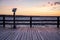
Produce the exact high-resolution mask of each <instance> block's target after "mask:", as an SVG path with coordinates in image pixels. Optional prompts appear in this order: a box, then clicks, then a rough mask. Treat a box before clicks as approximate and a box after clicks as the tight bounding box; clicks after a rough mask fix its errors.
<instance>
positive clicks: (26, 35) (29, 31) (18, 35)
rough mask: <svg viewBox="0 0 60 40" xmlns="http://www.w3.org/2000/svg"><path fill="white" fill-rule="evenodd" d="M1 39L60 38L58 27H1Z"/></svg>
mask: <svg viewBox="0 0 60 40" xmlns="http://www.w3.org/2000/svg"><path fill="white" fill-rule="evenodd" d="M0 40H60V29H57V28H17V29H6V28H0Z"/></svg>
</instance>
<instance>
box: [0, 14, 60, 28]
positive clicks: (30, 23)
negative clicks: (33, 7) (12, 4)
mask: <svg viewBox="0 0 60 40" xmlns="http://www.w3.org/2000/svg"><path fill="white" fill-rule="evenodd" d="M0 17H1V18H2V19H1V18H0V22H1V21H2V23H0V25H3V27H5V25H6V24H9V25H14V26H15V25H30V27H32V25H57V28H59V25H60V23H59V22H60V19H59V17H60V16H18V15H16V16H15V17H21V18H23V17H28V18H29V20H28V19H23V20H14V19H11V20H9V19H7V20H6V17H12V18H14V17H13V15H0ZM33 17H37V18H38V17H46V18H47V17H52V18H54V17H55V18H56V20H54V19H53V20H52V19H50V20H49V19H48V20H46V19H44V20H39V19H38V20H33V19H32V18H33ZM6 21H7V22H12V21H13V23H6ZM14 21H15V22H16V21H17V22H23V21H24V22H27V23H14ZM39 21H41V22H49V21H53V22H56V23H32V22H39ZM28 22H29V23H28Z"/></svg>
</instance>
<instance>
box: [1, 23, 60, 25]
mask: <svg viewBox="0 0 60 40" xmlns="http://www.w3.org/2000/svg"><path fill="white" fill-rule="evenodd" d="M0 24H2V23H0ZM5 24H13V23H5ZM15 24H18V25H21V24H27V25H28V24H30V23H15ZM32 25H57V23H32ZM59 25H60V24H59Z"/></svg>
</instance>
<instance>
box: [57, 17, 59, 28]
mask: <svg viewBox="0 0 60 40" xmlns="http://www.w3.org/2000/svg"><path fill="white" fill-rule="evenodd" d="M57 28H59V17H57Z"/></svg>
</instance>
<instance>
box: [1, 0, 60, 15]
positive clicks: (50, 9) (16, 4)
mask: <svg viewBox="0 0 60 40" xmlns="http://www.w3.org/2000/svg"><path fill="white" fill-rule="evenodd" d="M13 8H17V11H16V15H32V16H35V15H36V16H60V0H0V15H1V14H3V15H13V12H12V9H13Z"/></svg>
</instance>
